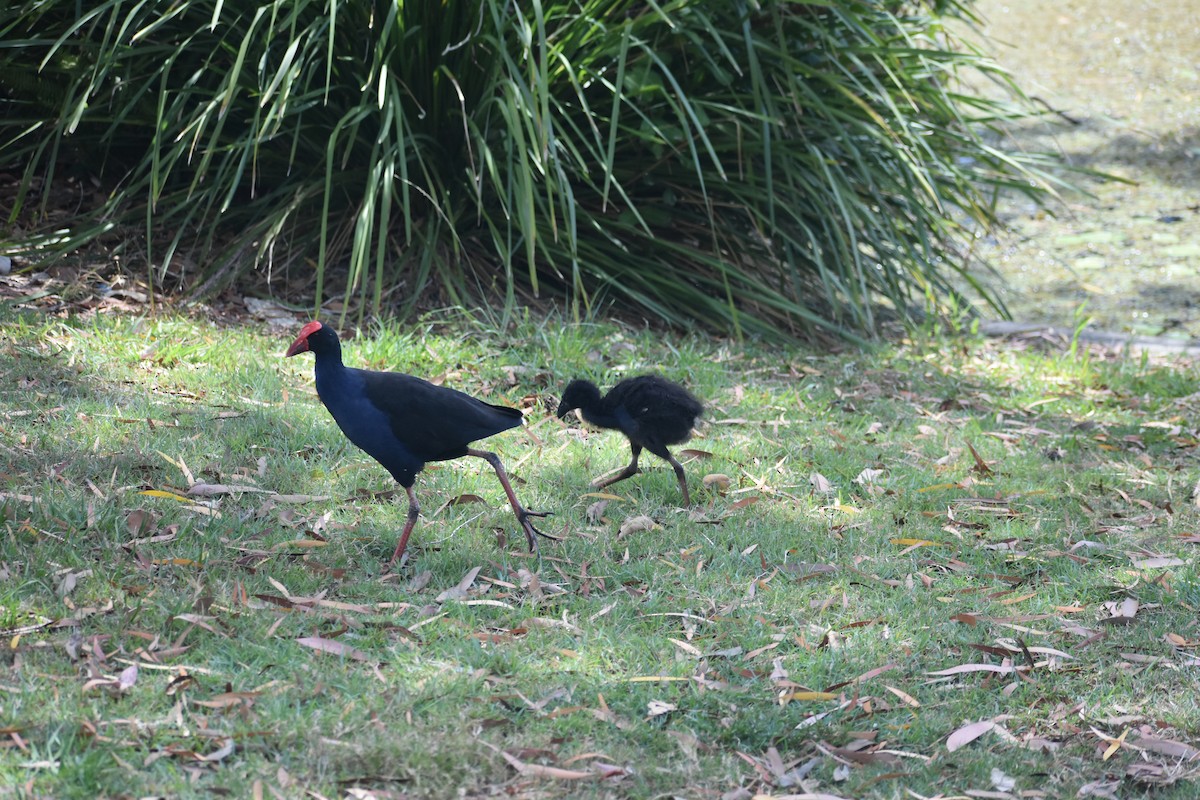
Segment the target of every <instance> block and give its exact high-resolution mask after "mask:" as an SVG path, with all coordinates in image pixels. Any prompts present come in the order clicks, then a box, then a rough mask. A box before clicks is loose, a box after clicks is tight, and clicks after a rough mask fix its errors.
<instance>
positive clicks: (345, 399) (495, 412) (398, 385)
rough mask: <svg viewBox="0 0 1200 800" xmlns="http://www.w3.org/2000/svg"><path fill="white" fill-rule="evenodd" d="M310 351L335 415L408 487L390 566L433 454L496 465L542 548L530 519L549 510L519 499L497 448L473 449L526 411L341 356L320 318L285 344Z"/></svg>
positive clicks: (528, 533)
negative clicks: (370, 367) (419, 478)
mask: <svg viewBox="0 0 1200 800" xmlns="http://www.w3.org/2000/svg"><path fill="white" fill-rule="evenodd" d="M305 352H311V353H312V354H313V355H314V356H316V376H317V395H318V396H319V397H320V398H321V402H322V403H324V404H325V408H327V409H328V410H329V413H330V414H332V415H333V419H334V421H335V422H337V424H338V427H339V428H341V429H342V433H344V434H346V438H347V439H349V440H350V441H351V442H353V443H354V444H355V445H357V446H358V447H359V449H361V450H363V451H365V452H366V453H367V455H369V456H371V457H372V458H374V459H375V460H376V461H378V462H379V463H380V464H382V465H383V467H384V469H386V470H387V471H388V472H390V473H391V474H392V477H393V478H395V479H396V482H397V483H399V484H400V485H401V486H403V487H404V491H405V492H407V493H408V518H407V519H406V520H405V523H404V531H403V532H402V533H401V534H400V541H399V542H398V543H397V544H396V551H395V552H394V553H392V558H391V560H390V561H389V562H388V567H391V565H392V564H394V563H395V562H396V560H397V559H398V558H400V556H401V555H403V554H404V547H405V545H406V544H408V536H409V534H410V533H412V529H413V525H415V524H416V522H417V515H418V514H419V513H420V511H421V507H420V506H419V505H418V504H417V496H416V493H415V492H413V488H412V487H413V483H414V482H415V481H416V478H417V473H418V472H420V471H421V470H422V468H424V466H425V463H426V462H428V461H448V460H450V459H454V458H460V457H462V456H477V457H478V458H482V459H483V460H484V461H487V462H488V463H489V464H491V465H492V469H494V470H495V471H496V476H497V477H498V478H499V479H500V485H501V486H503V487H504V493H505V494H507V495H508V502H509V504H510V505H512V509H513V513H515V514H516V515H517V522H519V523H520V524H521V527H522V528H523V529H524V530H525V539H526V540H527V541H528V543H529V550H530V552H533V551H534V550H536V549H537V540H536V539H535V538H534V536H535V534H536V535H538V536H545V537H546V538H547V539H554V538H556V537H553V536H549V535H547V534H544V533H542V532H541V531H539V530H538V529H537V528H535V527H534V526H533V523H532V522H530V521H529V518H530V517H544V516H547V514H546V513H538V512H534V511H529V510H527V509H525V508H524V507H522V506H521V503H520V501H519V500H517V495H516V493H514V492H513V488H512V484H511V483H509V481H508V475H506V474H505V472H504V465H503V464H501V463H500V459H499V458H498V457H497V456H496V454H495V453H489V452H487V451H484V450H475V449H473V448H472V447H470V444H471V442H474V441H475V440H477V439H483V438H485V437H488V436H491V435H492V434H494V433H499V432H500V431H506V430H508V429H509V428H516V427H519V426H520V424H521V412H520V411H519V410H517V409H515V408H507V407H505V406H497V405H492V404H491V403H485V402H483V401H482V400H476V399H475V398H474V397H471V396H470V395H467V394H463V393H462V392H459V391H456V390H454V389H448V388H446V387H444V386H435V385H433V384H432V383H429V382H428V381H424V380H421V379H420V378H414V377H413V376H412V375H404V374H402V373H399V372H372V371H370V370H365V369H354V368H353V367H347V366H345V365H344V364H342V345H341V342H339V341H338V337H337V333H335V332H334V330H333V329H332V328H330V327H327V326H326V325H323V324H321V323H320V322H310V323H308V324H307V325H305V326H304V327H303V328H301V329H300V335H299V336H297V337H296V341H294V342H292V346H291V347H289V348H288V349H287V353H285V354H284V355H285V357H290V356H294V355H296V354H298V353H305Z"/></svg>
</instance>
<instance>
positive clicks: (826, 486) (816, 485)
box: [808, 472, 833, 494]
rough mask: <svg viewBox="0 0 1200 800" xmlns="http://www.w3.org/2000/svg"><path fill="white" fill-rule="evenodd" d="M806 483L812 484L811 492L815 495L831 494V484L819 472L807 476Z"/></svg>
mask: <svg viewBox="0 0 1200 800" xmlns="http://www.w3.org/2000/svg"><path fill="white" fill-rule="evenodd" d="M808 482H809V483H811V484H812V487H813V491H814V492H816V493H817V494H832V493H833V484H832V483H830V482H829V478H826V477H825V476H824V475H822V474H821V473H819V472H814V473H813V474H811V475H809V476H808Z"/></svg>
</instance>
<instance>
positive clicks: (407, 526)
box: [387, 486, 421, 569]
mask: <svg viewBox="0 0 1200 800" xmlns="http://www.w3.org/2000/svg"><path fill="white" fill-rule="evenodd" d="M404 491H406V492H408V518H407V519H406V520H404V530H403V531H401V533H400V541H399V542H397V543H396V551H395V552H394V553H392V558H391V560H390V561H388V563H387V568H388V569H391V568H392V564H395V563H396V561H397V560H398V559H399V558H400V556H402V555H404V548H405V547H406V546H407V545H408V535H409V534H410V533H412V529H413V526H414V525H416V524H417V516H418V515H419V514H420V513H421V506H420V505H419V504H418V503H417V493H416V492H414V491H413V488H412V487H411V486H405V487H404Z"/></svg>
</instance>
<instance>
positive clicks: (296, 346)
mask: <svg viewBox="0 0 1200 800" xmlns="http://www.w3.org/2000/svg"><path fill="white" fill-rule="evenodd" d="M319 330H321V323H319V322H317V321H316V320H313V321H312V322H310V323H308V324H307V325H305V326H304V327H303V328H301V329H300V335H299V336H297V337H296V341H294V342H292V346H291V347H289V348H288V349H287V352H286V353H284V354H283V357H284V358H291V357H292V356H294V355H296V354H297V353H307V352H308V337H309V336H311V335H312V334H314V333H316V332H317V331H319Z"/></svg>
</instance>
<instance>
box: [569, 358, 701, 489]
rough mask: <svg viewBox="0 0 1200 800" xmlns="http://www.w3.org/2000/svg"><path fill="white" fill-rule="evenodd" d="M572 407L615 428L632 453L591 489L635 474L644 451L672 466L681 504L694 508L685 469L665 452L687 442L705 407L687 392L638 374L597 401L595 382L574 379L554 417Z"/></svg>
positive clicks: (603, 425)
mask: <svg viewBox="0 0 1200 800" xmlns="http://www.w3.org/2000/svg"><path fill="white" fill-rule="evenodd" d="M576 408H577V409H579V411H580V413H581V414H583V418H584V419H585V420H586V421H588V422H590V423H591V424H593V425H596V426H598V427H601V428H616V429H617V430H619V431H620V432H621V433H623V434H625V437H626V438H627V439H629V446H630V448H631V449H632V450H633V460H632V461H630V462H629V466H627V467H625V469H623V470H621V471H620V472H619V473H617V475H616V476H615V477H612V478H608V479H607V480H603V481H596V482H595V483H594V484H593V485H594V486H595V487H596V488H597V489H602V488H604V487H605V486H609V485H611V484H614V483H616V482H617V481H623V480H625V479H626V478H628V477H630V476H632V475H636V474H637V472H638V456H639V455H641V453H642V448H645V449H647V450H649V451H650V452H651V453H654V455H656V456H658V457H659V458H661V459H664V460H666V461H667V463H669V464H670V465H671V468H672V469H674V470H675V477H676V478H677V479H678V480H679V490H680V491H681V492H683V504H684V505H685V506H690V505H691V504H692V499H691V496H690V495H689V494H688V486H687V476H686V475H684V472H683V466H682V465H681V464H680V463H679V462H678V461H676V460H675V458H674V457H673V456H672V455H671V453H670V451H668V450H667V445H669V444H679V443H680V442H686V441H687V440H688V438H689V437H690V436H691V434H692V428H693V427H694V426H695V425H696V420H697V419H698V418H699V417H700V414H701V413H702V412H703V411H704V406H703V405H702V404H701V403H700V401H699V400H697V399H696V398H695V397H694V396H693V395H692V393H691V392H689V391H688V390H687V389H685V388H683V387H682V386H680V385H679V384H677V383H672V382H671V381H669V380H667V379H666V378H662V377H659V376H658V375H639V376H637V377H636V378H626V379H625V380H623V381H621V382H620V383H618V384H617V385H616V386H614V387H613V388H612V389H610V390H609V391H608V394H606V395H604V396H603V397H601V396H600V390H599V389H598V388H597V387H596V384H594V383H592V382H591V381H585V380H573V381H571V382H570V383H568V384H567V388H566V389H565V390H564V391H563V395H562V400H561V402H559V404H558V418H559V419H562V418H563V417H565V416H566V415H567V414H568V413H570V412H571V411H573V410H574V409H576Z"/></svg>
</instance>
